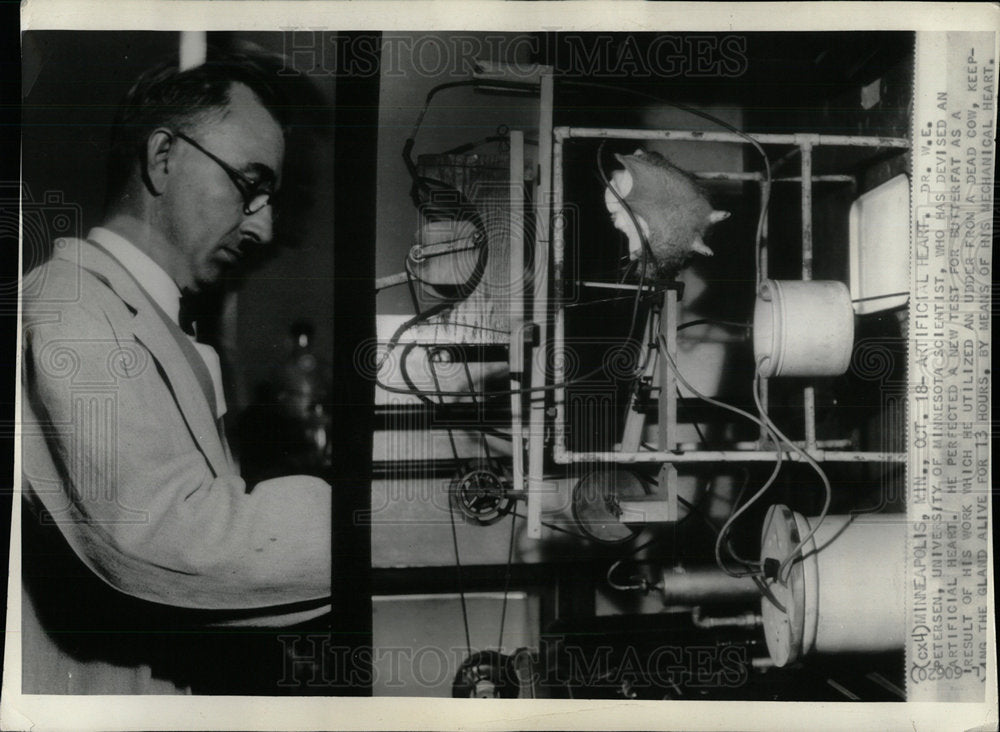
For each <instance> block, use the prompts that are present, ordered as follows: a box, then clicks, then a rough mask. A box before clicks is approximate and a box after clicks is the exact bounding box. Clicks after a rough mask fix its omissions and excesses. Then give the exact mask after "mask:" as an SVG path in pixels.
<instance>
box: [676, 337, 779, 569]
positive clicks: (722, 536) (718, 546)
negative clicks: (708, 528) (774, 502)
mask: <svg viewBox="0 0 1000 732" xmlns="http://www.w3.org/2000/svg"><path fill="white" fill-rule="evenodd" d="M659 341H660V346H661V348H662V350H663V356H664V358H666V360H667V364H669V366H670V370H671V371H673V373H674V376H675V377H676V378H677V380H678V381H679V382H680V383H681V385H682V386H683V387H684V388H685V389H687V390H688V391H690V392H691V393H693V394H694V395H695V396H696V397H698V398H699V399H701V400H703V401H705V402H708V403H709V404H713V405H715V406H717V407H721V408H723V409H727V410H729V411H731V412H734V413H736V414H738V415H740V416H742V417H745V418H746V419H749V420H750V421H752V422H754V423H756V424H757V425H758V426H760V427H761V428H762V429H763V430H764V431H765V432H767V434H768V436H770V437H771V439H772V441H773V442H774V443H775V446H776V447H778V450H777V452H776V455H777V459H776V460H775V464H774V470H773V471H772V472H771V475H770V476H769V477H768V478H767V480H766V481H765V482H764V484H763V485H762V486H761V487H760V488H759V489H758V490H757V492H756V493H754V495H753V496H751V498H750V500H749V501H747V502H746V503H745V504H743V506H741V507H740V508H738V509H736V510H735V511H734V512H733V513H732V514H731V515H730V517H729V519H728V520H727V521H726V523H725V524H723V526H722V528H721V529H720V530H719V535H718V537H716V541H715V562H716V564H717V565H718V566H719V569H721V570H722V571H723V572H725V573H726V574H728V575H729V576H730V577H745V576H747V573H738V572H733V570H731V569H730V568H729V567H727V566H726V564H725V562H724V561H723V559H722V547H723V545H724V543H725V541H726V537H727V535H728V533H729V531H730V530H731V529H732V527H733V524H734V523H735V522H736V520H737V519H738V518H739V517H740V516H742V515H743V514H744V513H746V511H747V510H748V509H749V508H750V506H752V505H753V504H754V503H755V502H756V501H758V500H759V499H760V497H761V496H763V495H764V493H766V492H767V490H768V489H769V488H770V487H771V486H772V485H773V484H774V481H775V480H777V477H778V473H779V472H780V471H781V464H782V461H783V460H784V455H783V453H782V451H781V449H780V442H779V440H778V437H777V436H776V435H775V434H774V433H773V432H772V430H771V427H770V426H769V425H768V423H767V422H765V421H763V420H761V419H759V418H758V417H756V416H754V415H752V414H750V413H749V412H747V411H745V410H743V409H740V408H739V407H734V406H733V405H732V404H726V403H725V402H721V401H719V400H717V399H713V398H712V397H710V396H707V395H705V394H702V393H701V392H700V391H698V390H697V389H695V388H694V387H693V386H691V384H690V383H688V381H687V379H685V378H684V376H683V374H681V372H680V370H679V369H678V368H677V364H676V363H675V362H674V359H673V357H672V356H671V355H670V352H669V351H668V350H667V343H666V339H665V338H664V337H663V335H662V334H660V336H659Z"/></svg>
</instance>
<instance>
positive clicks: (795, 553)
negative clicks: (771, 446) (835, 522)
mask: <svg viewBox="0 0 1000 732" xmlns="http://www.w3.org/2000/svg"><path fill="white" fill-rule="evenodd" d="M759 387H760V375H759V374H757V373H755V374H754V384H753V396H754V401H755V402H756V404H757V409H758V410H759V411H760V415H761V418H762V419H763V420H764V421H766V422H767V423H768V425H769V427H770V431H772V432H773V433H775V434H777V435H778V437H780V438H781V439H782V440H783V441H784V442H785V443H786V444H788V445H789V447H791V448H792V449H793V450H795V451H796V452H797V453H799V455H801V456H802V459H803V460H804V461H805V462H807V463H809V465H810V467H812V469H813V470H815V471H816V474H817V475H818V476H819V479H820V480H821V481H822V482H823V508H822V510H821V511H820V512H819V516H817V517H816V522H815V523H814V524H813V526H812V528H811V529H810V530H809V531H808V532H807V533H806V535H805V536H804V537H802V539H800V540H799V543H798V544H797V545H796V546H795V548H794V549H792V551H791V552H789V554H788V556H787V557H786V558H785V560H784V561H783V562H782V563H781V565H780V566H779V567H778V573H777V578H778V580H779V581H780V582H784V579H783V577H784V574H785V570H786V569H787V568H788V567H789V566H790V565H791V563H792V562H794V561H795V559H796V558H799V556H800V553H801V551H802V548H803V547H804V546H805V545H806V544H807V543H808V542H809V541H810V540H811V539H812V537H813V535H814V534H815V533H816V531H817V530H818V529H819V527H820V525H821V524H822V523H823V521H824V520H825V519H826V516H827V514H828V513H829V511H830V503H831V502H832V500H833V488H832V486H831V485H830V479H829V478H828V477H827V475H826V472H825V471H824V470H823V468H822V467H821V466H820V464H819V463H818V462H816V460H815V459H814V458H813V456H812V455H810V454H809V453H808V452H807V451H806V450H805V449H803V448H802V447H799V446H798V445H796V444H795V443H794V442H792V441H791V440H790V439H788V437H787V436H785V433H783V432H782V431H781V430H780V429H778V426H777V425H776V424H775V423H774V422H773V421H772V420H771V418H770V417H769V416H768V415H767V412H766V410H765V409H764V407H763V405H762V404H761V399H760V389H759ZM779 454H781V452H780V450H779Z"/></svg>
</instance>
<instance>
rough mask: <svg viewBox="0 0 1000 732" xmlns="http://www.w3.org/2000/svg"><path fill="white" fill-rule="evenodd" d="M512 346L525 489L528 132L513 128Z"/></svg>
mask: <svg viewBox="0 0 1000 732" xmlns="http://www.w3.org/2000/svg"><path fill="white" fill-rule="evenodd" d="M509 162H510V176H509V195H510V206H509V208H508V211H509V215H510V229H509V231H510V249H509V251H510V290H509V291H508V298H509V303H508V306H509V307H510V328H509V330H510V348H509V351H508V353H509V358H510V360H509V365H510V373H511V380H510V386H511V395H510V420H511V425H510V436H511V457H512V458H513V463H512V469H513V479H514V484H513V488H514V490H516V491H520V490H523V489H524V440H523V434H522V433H523V422H522V419H521V403H522V401H523V399H522V394H521V393H520V391H519V389H521V387H523V386H524V384H525V383H526V379H525V378H524V373H523V372H524V363H525V362H524V304H525V299H526V298H527V295H528V293H527V289H526V288H525V286H524V285H525V282H524V133H523V132H522V131H521V130H511V132H510V158H509Z"/></svg>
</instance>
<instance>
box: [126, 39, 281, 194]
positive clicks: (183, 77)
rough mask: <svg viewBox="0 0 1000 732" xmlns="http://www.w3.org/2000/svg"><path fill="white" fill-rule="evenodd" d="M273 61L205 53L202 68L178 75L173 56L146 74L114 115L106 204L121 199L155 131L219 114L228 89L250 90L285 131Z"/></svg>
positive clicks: (187, 125) (211, 51) (180, 127)
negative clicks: (243, 85)
mask: <svg viewBox="0 0 1000 732" xmlns="http://www.w3.org/2000/svg"><path fill="white" fill-rule="evenodd" d="M279 68H280V66H279V65H277V63H276V60H275V59H269V58H267V57H265V56H262V55H261V56H257V55H254V56H251V55H248V54H238V53H231V52H222V51H218V50H215V49H209V52H208V54H207V57H206V61H205V63H203V64H201V65H200V66H196V67H194V68H190V69H186V70H184V71H179V70H178V63H177V58H176V56H175V57H173V58H171V59H169V60H166V61H163V62H161V63H159V64H157V65H156V66H154V67H152V68H151V69H149V70H147V71H146V72H145V73H143V74H142V76H140V77H139V79H138V80H137V81H136V83H135V84H134V85H133V86H132V88H131V89H130V90H129V91H128V93H127V94H126V95H125V98H124V99H123V100H122V102H121V103H120V105H119V107H118V111H117V113H116V114H115V120H114V123H113V126H112V130H111V150H110V154H109V157H108V185H107V192H108V195H107V203H108V204H109V205H110V204H112V203H113V202H114V201H115V200H116V199H117V197H118V196H119V195H120V194H121V193H122V191H123V190H124V188H125V186H126V185H127V183H128V181H129V179H130V177H131V176H132V174H133V171H134V170H135V168H136V166H137V165H138V164H139V163H140V160H141V159H142V156H143V155H144V154H145V147H146V140H147V139H148V137H149V134H150V133H151V132H152V131H153V130H154V129H156V128H157V127H170V128H173V129H178V130H182V131H184V130H187V129H189V128H190V127H191V126H193V125H196V124H198V123H200V122H204V121H207V120H210V119H211V118H212V117H213V116H215V115H219V114H221V112H222V110H223V109H224V108H225V106H226V105H227V104H228V103H229V92H230V89H231V88H232V85H233V84H234V83H240V84H245V85H246V86H247V87H249V88H250V90H251V91H253V92H254V94H256V95H257V98H258V99H260V101H261V103H262V104H263V105H264V107H265V108H266V109H267V110H268V111H269V112H270V113H271V115H272V116H273V117H274V119H275V120H276V121H277V122H278V124H280V125H281V126H282V128H283V129H284V128H287V125H288V119H287V112H288V109H289V106H290V105H289V104H288V101H287V99H286V96H285V93H284V90H283V88H282V87H281V86H280V85H279V83H278V82H279V81H280V78H279V76H278V74H277V70H278V69H279Z"/></svg>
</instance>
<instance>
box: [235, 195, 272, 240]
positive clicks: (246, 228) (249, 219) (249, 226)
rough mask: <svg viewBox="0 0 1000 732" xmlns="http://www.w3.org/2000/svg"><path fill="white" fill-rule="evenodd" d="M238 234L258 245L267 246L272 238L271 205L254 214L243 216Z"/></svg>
mask: <svg viewBox="0 0 1000 732" xmlns="http://www.w3.org/2000/svg"><path fill="white" fill-rule="evenodd" d="M240 232H241V233H242V234H243V235H244V236H249V237H251V238H253V239H256V241H257V243H258V244H269V243H270V242H271V239H272V238H273V237H274V210H273V208H272V206H271V204H268V205H266V206H264V208H262V209H260V211H257V212H256V213H252V214H246V215H244V217H243V225H242V226H241V227H240Z"/></svg>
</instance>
